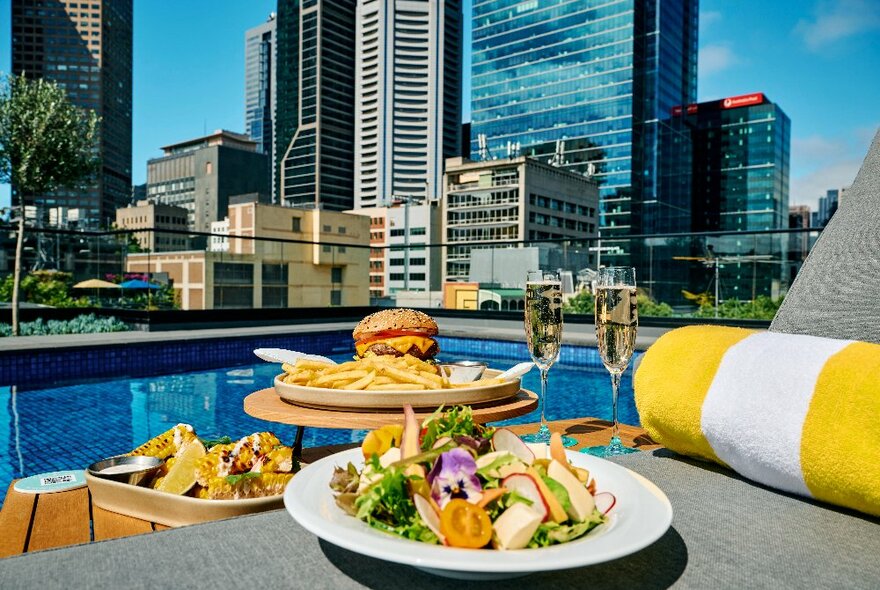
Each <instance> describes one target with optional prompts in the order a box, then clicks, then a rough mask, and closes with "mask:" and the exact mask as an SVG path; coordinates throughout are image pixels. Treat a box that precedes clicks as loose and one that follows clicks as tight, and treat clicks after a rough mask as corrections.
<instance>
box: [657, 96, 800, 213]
mask: <svg viewBox="0 0 880 590" xmlns="http://www.w3.org/2000/svg"><path fill="white" fill-rule="evenodd" d="M672 114H673V118H676V117H681V118H683V119H684V122H685V124H686V125H687V127H688V128H689V131H690V137H691V144H692V150H693V151H692V153H693V156H692V157H693V164H692V166H693V168H692V172H691V191H692V198H693V225H692V229H693V230H694V231H710V230H733V231H738V230H766V229H778V228H786V227H788V214H789V210H788V180H789V176H788V175H789V146H790V143H791V139H790V135H791V122H790V121H789V119H788V116H786V114H785V113H784V112H783V110H782V109H781V108H779V105H777V104H774V103H773V102H771V101H770V100H768V99H767V97H766V96H765V95H764V94H762V93H760V92H756V93H753V94H743V95H741V96H731V97H728V98H725V99H722V100H715V101H710V102H702V103H699V104H692V105H688V106H687V107H686V111H685V107H683V106H682V107H677V108H676V109H673V111H672Z"/></svg>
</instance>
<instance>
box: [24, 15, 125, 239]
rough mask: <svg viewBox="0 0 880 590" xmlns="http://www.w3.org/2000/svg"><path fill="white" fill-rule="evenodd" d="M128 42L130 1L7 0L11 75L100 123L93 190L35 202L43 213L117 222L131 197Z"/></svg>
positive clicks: (65, 192) (59, 193) (89, 221)
mask: <svg viewBox="0 0 880 590" xmlns="http://www.w3.org/2000/svg"><path fill="white" fill-rule="evenodd" d="M131 43H132V3H131V0H91V1H90V2H89V3H88V4H85V3H82V4H79V5H77V4H75V3H71V2H57V1H46V0H12V71H13V72H14V73H15V74H16V75H19V74H24V75H25V76H27V77H28V78H45V79H47V80H53V81H55V82H57V83H58V85H59V86H61V87H62V88H65V89H66V90H67V95H68V97H69V98H70V100H71V102H73V104H75V105H77V106H78V107H80V108H83V109H90V110H94V111H95V112H96V113H97V114H98V116H99V117H100V119H101V122H100V126H99V132H98V135H99V138H98V142H99V143H98V145H99V152H100V156H101V168H100V171H99V172H98V174H97V178H96V183H95V185H93V186H92V187H90V188H88V189H85V190H63V191H57V192H55V193H52V194H50V195H45V196H43V195H39V196H40V197H41V198H40V199H39V203H40V204H41V205H44V206H46V207H47V208H55V207H63V208H68V209H79V210H80V215H79V218H80V220H81V222H84V223H85V224H87V225H99V224H105V223H109V222H110V221H113V220H115V219H116V208H117V207H120V206H123V205H125V204H127V203H128V202H129V200H130V198H131V67H132V65H131V64H132V62H131V59H132V57H131V55H132V49H131ZM25 198H28V196H26V197H25Z"/></svg>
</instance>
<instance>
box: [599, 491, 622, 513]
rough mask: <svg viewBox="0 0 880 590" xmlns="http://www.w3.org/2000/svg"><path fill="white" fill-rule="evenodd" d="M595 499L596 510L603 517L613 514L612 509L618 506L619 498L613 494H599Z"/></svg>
mask: <svg viewBox="0 0 880 590" xmlns="http://www.w3.org/2000/svg"><path fill="white" fill-rule="evenodd" d="M593 499H594V500H595V501H596V508H597V509H598V510H599V512H601V513H602V515H603V516H604V515H606V514H608V513H609V512H611V509H612V508H614V506H615V504H617V498H616V497H614V494H612V493H611V492H599V493H598V494H596V495H595V496H593Z"/></svg>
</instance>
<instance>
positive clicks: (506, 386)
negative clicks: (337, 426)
mask: <svg viewBox="0 0 880 590" xmlns="http://www.w3.org/2000/svg"><path fill="white" fill-rule="evenodd" d="M500 373H501V372H500V371H495V370H491V369H487V370H486V372H485V373H484V375H483V377H485V378H489V377H494V376H495V375H499V374H500ZM282 377H284V374H283V373H282V374H281V375H278V376H277V377H275V391H276V392H277V393H278V395H279V396H281V399H283V400H287V401H289V402H293V403H295V404H298V405H301V406H308V407H313V408H329V409H394V410H399V409H400V408H401V406H403V405H404V404H410V405H411V406H412V407H414V408H437V407H440V406H441V405H447V406H450V405H459V404H464V405H473V404H482V403H488V402H494V401H497V400H500V399H506V398H508V397H512V396H514V395H516V394H517V393H519V390H520V380H519V379H514V380H513V381H507V382H504V383H498V384H496V385H484V386H479V387H455V388H452V389H431V390H426V391H411V390H410V391H406V390H401V391H358V390H351V389H327V388H326V387H303V386H301V385H291V384H289V383H284V382H283V381H281V378H282Z"/></svg>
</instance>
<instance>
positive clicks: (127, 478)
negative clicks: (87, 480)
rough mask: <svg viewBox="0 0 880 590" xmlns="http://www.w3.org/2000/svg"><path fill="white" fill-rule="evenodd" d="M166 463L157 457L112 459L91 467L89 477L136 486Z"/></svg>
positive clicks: (93, 464)
mask: <svg viewBox="0 0 880 590" xmlns="http://www.w3.org/2000/svg"><path fill="white" fill-rule="evenodd" d="M163 463H164V461H162V459H158V458H156V457H140V456H138V457H110V458H109V459H104V460H103V461H98V462H97V463H92V464H91V465H89V467H88V469H87V471H88V472H89V475H93V476H95V477H102V478H104V479H112V480H113V481H120V482H122V483H128V484H131V485H134V486H137V485H140V484H142V483H144V481H145V480H146V479H148V478H150V477H152V476H153V474H154V473H156V472H157V471H158V470H159V468H160V467H162V464H163Z"/></svg>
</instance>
